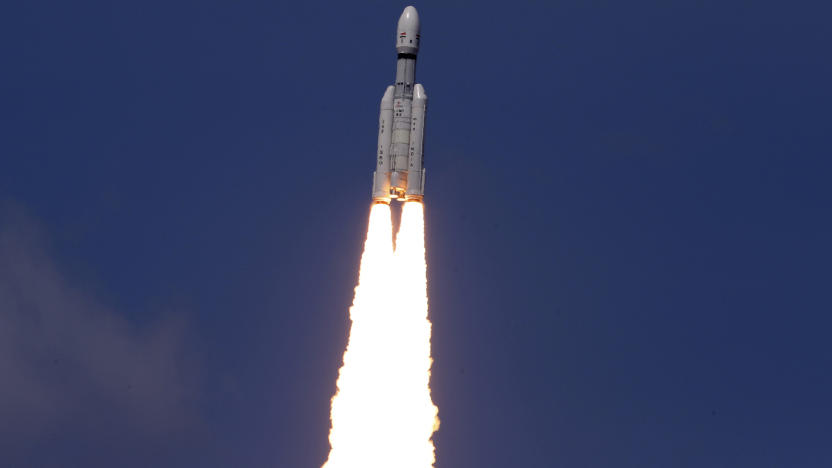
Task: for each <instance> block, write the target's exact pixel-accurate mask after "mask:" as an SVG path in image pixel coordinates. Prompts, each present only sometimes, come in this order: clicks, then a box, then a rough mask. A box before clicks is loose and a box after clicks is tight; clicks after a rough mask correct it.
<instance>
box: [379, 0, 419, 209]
mask: <svg viewBox="0 0 832 468" xmlns="http://www.w3.org/2000/svg"><path fill="white" fill-rule="evenodd" d="M419 40H420V37H419V14H418V13H417V12H416V8H413V7H412V6H409V7H407V8H405V9H404V12H402V16H401V17H400V18H399V25H398V29H397V31H396V52H397V59H396V84H395V86H388V87H387V90H386V91H385V92H384V96H383V97H382V98H381V112H380V114H379V118H378V154H377V158H376V171H375V173H373V202H376V203H390V200H391V199H393V198H395V199H397V200H399V201H409V200H415V201H421V200H422V197H423V196H424V193H425V168H424V166H423V163H424V160H423V159H424V158H423V151H424V141H425V110H426V106H427V102H428V96H427V95H426V94H425V88H423V87H422V85H420V84H416V83H415V80H416V54H418V53H419Z"/></svg>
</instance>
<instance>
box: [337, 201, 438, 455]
mask: <svg viewBox="0 0 832 468" xmlns="http://www.w3.org/2000/svg"><path fill="white" fill-rule="evenodd" d="M392 230H393V227H392V222H391V219H390V207H389V206H388V205H385V204H374V205H373V206H372V209H371V212H370V222H369V227H368V229H367V240H366V242H365V244H364V253H363V255H362V256H361V270H360V272H359V278H358V286H356V288H355V298H354V300H353V305H352V307H351V308H350V318H351V320H352V327H351V329H350V337H349V342H348V343H347V349H346V351H345V352H344V363H343V366H342V367H341V370H340V372H339V375H338V382H337V387H338V388H337V390H336V393H335V396H333V397H332V412H331V420H332V428H331V430H330V433H329V442H330V446H331V450H330V452H329V459H328V460H327V461H326V463H324V465H323V468H429V467H432V466H433V463H434V461H435V456H434V447H433V442H432V441H431V436H432V435H433V432H434V431H435V430H436V429H437V428H438V427H439V419H438V417H437V412H438V410H437V408H436V406H435V405H434V404H433V402H432V401H431V397H430V386H429V381H430V367H431V363H432V360H431V357H430V334H431V324H430V321H428V298H427V275H426V268H427V265H426V263H425V236H424V207H423V206H422V204H421V203H418V202H407V203H405V204H404V206H403V208H402V220H401V225H400V228H399V232H398V234H397V236H396V249H395V250H394V249H393V242H392V238H393V233H392Z"/></svg>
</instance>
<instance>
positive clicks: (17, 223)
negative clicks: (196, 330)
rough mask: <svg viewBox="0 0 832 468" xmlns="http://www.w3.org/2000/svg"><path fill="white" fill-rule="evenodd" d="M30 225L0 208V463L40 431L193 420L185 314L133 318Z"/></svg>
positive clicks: (135, 431)
mask: <svg viewBox="0 0 832 468" xmlns="http://www.w3.org/2000/svg"><path fill="white" fill-rule="evenodd" d="M43 239H44V236H43V235H42V233H41V231H40V229H39V228H38V226H37V224H36V223H34V222H33V221H32V220H31V219H30V218H29V217H27V216H26V215H25V214H24V213H22V211H21V210H20V209H19V208H16V207H10V206H2V207H0V441H2V442H0V465H3V466H10V465H7V464H6V463H9V462H10V460H9V458H12V459H13V458H14V457H15V456H16V455H17V456H20V454H21V453H25V451H26V450H27V447H28V450H31V449H32V447H35V446H36V445H37V443H39V441H40V443H42V441H43V439H44V437H46V436H50V434H51V435H54V434H56V433H58V434H60V436H58V437H66V438H70V439H71V438H73V437H82V438H86V439H97V438H106V437H107V435H108V434H109V433H111V432H112V431H114V430H116V431H117V432H120V433H123V434H127V435H128V436H127V437H133V436H135V437H156V438H163V437H166V436H168V435H173V434H175V433H177V432H180V431H182V430H183V429H185V428H186V427H187V426H188V425H189V424H190V423H191V421H192V420H193V417H194V411H193V405H191V404H189V403H188V401H192V400H193V389H194V386H193V376H192V375H190V374H189V372H190V371H189V369H192V368H193V366H192V363H189V359H188V358H187V356H186V355H185V353H184V352H183V349H184V333H183V332H184V329H185V328H184V322H183V321H182V320H167V321H162V322H159V323H155V324H153V326H150V327H148V328H147V329H144V328H143V329H139V328H137V327H136V326H134V325H132V324H131V323H130V322H129V321H127V320H126V319H125V317H124V316H123V315H122V314H120V313H119V312H118V311H116V310H112V309H111V308H108V307H107V306H105V305H103V304H102V303H101V302H100V301H99V300H97V299H96V297H95V296H94V294H91V293H88V292H85V291H83V290H81V289H80V288H78V287H77V285H75V284H73V282H72V281H71V280H69V279H68V278H67V277H66V276H64V275H63V274H62V272H61V271H60V268H59V266H58V265H56V263H55V262H54V261H53V259H52V258H51V256H50V255H49V252H48V249H47V248H46V243H45V242H44V241H43Z"/></svg>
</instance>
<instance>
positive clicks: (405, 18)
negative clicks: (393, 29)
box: [399, 6, 419, 32]
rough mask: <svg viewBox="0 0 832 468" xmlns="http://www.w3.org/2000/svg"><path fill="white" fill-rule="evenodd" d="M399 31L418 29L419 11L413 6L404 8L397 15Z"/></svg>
mask: <svg viewBox="0 0 832 468" xmlns="http://www.w3.org/2000/svg"><path fill="white" fill-rule="evenodd" d="M399 31H416V32H418V31H419V13H418V12H417V11H416V8H414V7H413V6H409V7H407V8H405V9H404V11H403V12H402V16H401V17H399Z"/></svg>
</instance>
